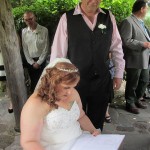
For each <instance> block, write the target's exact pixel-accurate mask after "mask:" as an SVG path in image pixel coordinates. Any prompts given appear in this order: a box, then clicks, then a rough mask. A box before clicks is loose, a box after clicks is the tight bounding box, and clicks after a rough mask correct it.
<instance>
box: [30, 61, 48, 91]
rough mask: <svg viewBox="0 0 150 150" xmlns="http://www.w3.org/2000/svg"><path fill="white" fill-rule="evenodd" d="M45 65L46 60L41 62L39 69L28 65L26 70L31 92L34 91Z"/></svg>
mask: <svg viewBox="0 0 150 150" xmlns="http://www.w3.org/2000/svg"><path fill="white" fill-rule="evenodd" d="M45 65H46V61H45V62H43V63H42V64H41V66H40V68H39V69H34V68H33V66H32V65H28V72H29V76H30V80H31V88H30V92H31V94H32V93H33V92H34V89H35V87H36V84H37V82H38V80H39V78H40V76H41V74H42V72H43V69H44V68H45Z"/></svg>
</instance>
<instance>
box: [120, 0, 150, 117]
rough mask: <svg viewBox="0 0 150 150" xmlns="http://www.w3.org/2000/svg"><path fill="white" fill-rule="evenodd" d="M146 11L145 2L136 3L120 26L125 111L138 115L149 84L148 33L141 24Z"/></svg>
mask: <svg viewBox="0 0 150 150" xmlns="http://www.w3.org/2000/svg"><path fill="white" fill-rule="evenodd" d="M147 11H148V5H147V3H146V2H145V1H140V0H139V1H136V2H135V3H134V4H133V7H132V15H131V16H129V17H128V18H126V19H125V20H123V22H122V23H121V25H120V35H121V37H122V41H123V50H124V58H125V60H126V74H127V77H126V89H125V99H126V110H127V111H129V112H131V113H134V114H139V113H140V112H139V109H138V108H142V109H145V108H147V106H146V105H144V104H143V103H142V102H141V101H140V99H141V98H142V97H143V95H144V92H145V90H146V87H147V85H148V82H149V70H148V65H149V49H150V34H149V33H150V32H149V30H148V29H147V28H146V27H145V25H144V22H143V19H144V17H145V15H146V13H147Z"/></svg>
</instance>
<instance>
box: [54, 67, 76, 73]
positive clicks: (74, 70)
mask: <svg viewBox="0 0 150 150" xmlns="http://www.w3.org/2000/svg"><path fill="white" fill-rule="evenodd" d="M57 69H58V70H60V71H65V72H69V73H73V72H78V69H77V68H75V69H65V68H57Z"/></svg>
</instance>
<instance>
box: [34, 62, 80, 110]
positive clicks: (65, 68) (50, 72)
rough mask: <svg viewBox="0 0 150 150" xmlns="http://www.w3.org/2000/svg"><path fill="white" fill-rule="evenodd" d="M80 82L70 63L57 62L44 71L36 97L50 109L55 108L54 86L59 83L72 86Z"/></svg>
mask: <svg viewBox="0 0 150 150" xmlns="http://www.w3.org/2000/svg"><path fill="white" fill-rule="evenodd" d="M79 80H80V75H79V71H78V69H77V68H76V67H75V66H74V65H73V64H71V63H68V62H59V63H57V64H56V65H55V66H54V67H52V68H47V69H46V74H45V75H44V76H43V77H42V78H41V83H40V85H39V87H38V89H37V91H38V96H40V97H41V99H42V101H45V102H47V103H48V104H49V105H51V106H52V107H55V108H57V107H58V106H57V105H56V104H55V102H56V101H57V99H56V92H55V89H56V86H58V85H59V84H60V83H64V84H68V85H69V84H73V83H75V82H78V81H79Z"/></svg>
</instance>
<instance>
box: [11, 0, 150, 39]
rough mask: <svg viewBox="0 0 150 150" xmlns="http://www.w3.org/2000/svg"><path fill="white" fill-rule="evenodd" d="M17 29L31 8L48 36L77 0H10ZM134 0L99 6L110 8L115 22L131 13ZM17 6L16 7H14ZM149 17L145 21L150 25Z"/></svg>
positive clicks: (109, 1)
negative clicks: (47, 31) (23, 16)
mask: <svg viewBox="0 0 150 150" xmlns="http://www.w3.org/2000/svg"><path fill="white" fill-rule="evenodd" d="M11 2H12V5H13V6H14V7H15V8H14V9H13V14H14V18H15V24H16V28H17V30H20V29H22V28H23V27H25V25H24V22H23V20H22V15H23V13H24V12H25V11H27V10H32V11H33V12H34V13H35V14H36V15H37V19H38V20H37V22H38V23H39V24H41V25H44V26H46V27H47V28H48V29H49V32H50V37H52V35H53V33H54V32H55V29H56V26H57V23H58V21H59V18H60V16H61V15H62V14H63V13H64V12H66V11H67V10H69V9H71V8H73V7H75V5H76V4H77V3H78V2H79V0H11ZM134 2H135V0H103V1H102V2H101V7H103V8H107V9H110V10H111V11H112V13H113V14H114V16H115V18H116V21H117V24H119V23H120V22H121V21H122V20H123V19H124V18H126V17H127V16H129V15H130V14H131V9H132V5H133V3H134ZM16 6H17V7H16ZM149 18H150V17H148V18H147V20H146V22H147V24H149V26H150V20H149Z"/></svg>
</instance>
